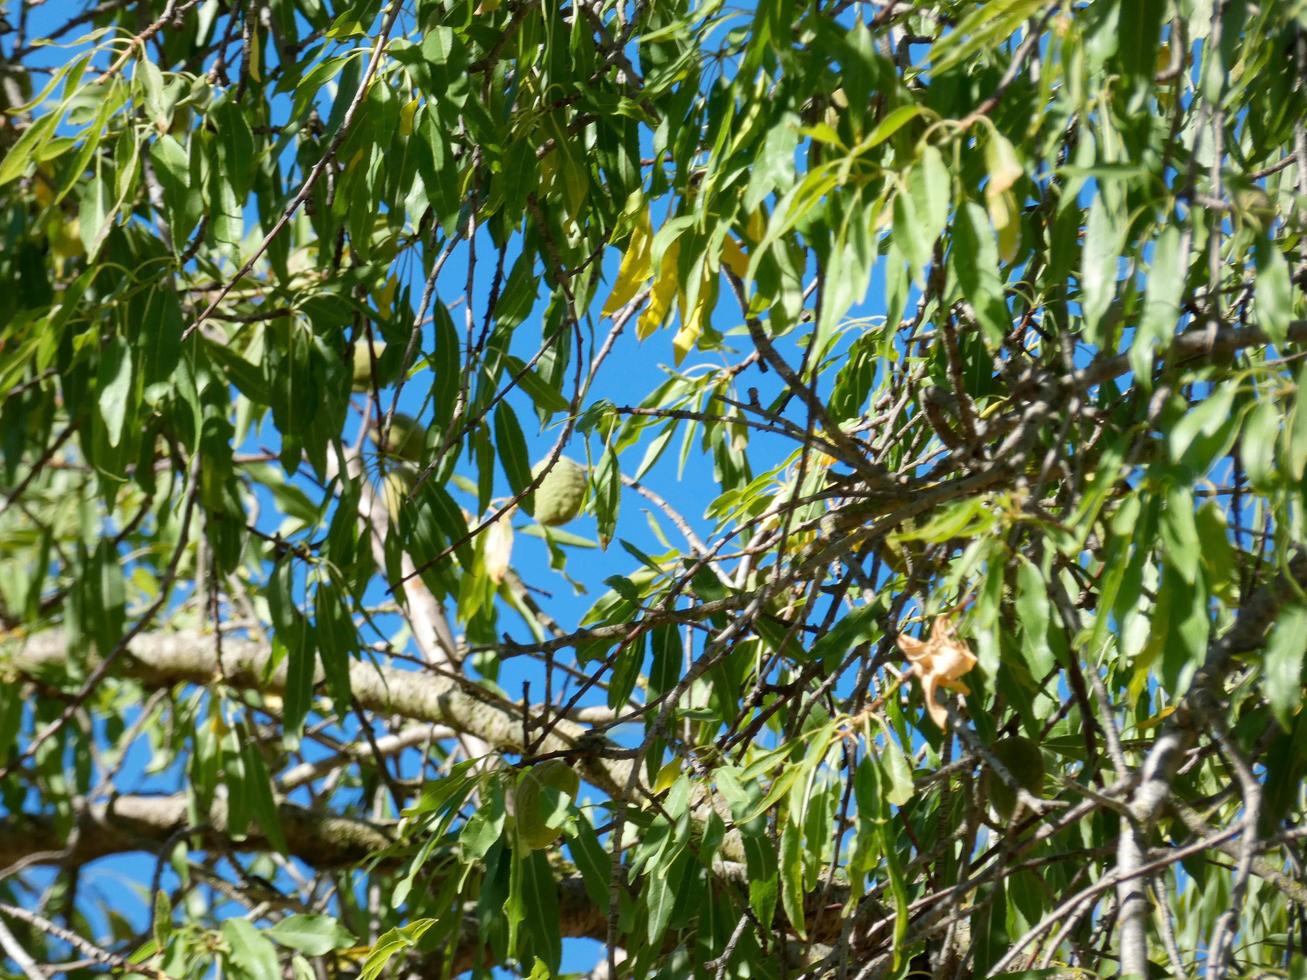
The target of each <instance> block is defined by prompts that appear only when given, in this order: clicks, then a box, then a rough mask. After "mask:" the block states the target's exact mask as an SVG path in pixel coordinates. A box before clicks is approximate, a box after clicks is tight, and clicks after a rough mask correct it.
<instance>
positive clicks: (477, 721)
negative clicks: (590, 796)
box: [0, 630, 632, 795]
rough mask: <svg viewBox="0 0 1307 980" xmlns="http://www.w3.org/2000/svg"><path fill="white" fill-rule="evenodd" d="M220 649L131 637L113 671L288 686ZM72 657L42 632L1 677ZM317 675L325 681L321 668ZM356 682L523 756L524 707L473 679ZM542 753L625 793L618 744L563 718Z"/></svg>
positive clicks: (387, 673)
mask: <svg viewBox="0 0 1307 980" xmlns="http://www.w3.org/2000/svg"><path fill="white" fill-rule="evenodd" d="M222 648H223V653H222V665H221V669H219V665H218V662H217V653H216V652H215V649H214V643H213V638H212V636H210V635H209V634H206V633H201V632H198V631H180V632H175V633H150V634H142V635H141V636H138V637H136V638H135V639H134V640H133V641H132V642H131V644H130V645H129V647H128V655H127V656H125V657H123V658H122V660H121V661H120V662H119V663H118V664H117V665H115V670H114V673H115V674H116V675H117V676H120V677H128V678H131V679H133V680H137V681H139V682H141V683H142V684H145V685H146V686H148V687H168V686H170V685H173V684H213V683H215V682H220V681H221V682H225V683H226V684H227V685H229V686H230V687H233V688H237V689H243V690H257V691H263V692H267V693H276V694H281V693H282V692H283V691H284V690H285V687H286V665H285V664H284V663H282V664H279V665H278V666H277V667H276V668H273V667H271V665H270V662H269V656H268V651H267V650H266V649H264V648H263V647H262V646H260V645H259V644H256V643H253V642H250V641H245V640H232V639H228V640H226V641H224V643H223V645H222ZM68 656H69V652H68V648H67V642H66V639H65V636H64V634H63V633H62V632H61V631H58V630H51V631H48V632H45V633H40V634H37V635H36V636H34V637H31V638H29V639H27V640H26V641H24V642H23V643H22V644H21V645H19V646H16V647H14V648H11V650H10V651H9V652H8V653H0V675H3V674H6V673H7V674H9V675H11V676H16V677H28V678H37V677H39V676H41V675H47V676H48V674H49V673H50V672H57V671H59V670H60V669H61V668H62V667H63V666H64V664H65V661H66V660H67V659H68ZM316 680H317V681H321V680H322V674H321V670H320V669H319V672H318V674H317V676H316ZM350 687H351V690H352V691H353V694H354V698H355V700H356V701H357V703H358V704H359V705H360V706H361V707H363V708H365V709H367V710H369V711H376V712H380V713H382V714H385V715H398V716H399V717H402V718H407V719H409V720H410V721H421V722H427V723H430V724H435V725H444V726H447V727H449V728H451V729H453V730H454V731H456V732H462V733H464V734H466V735H473V736H475V737H477V738H480V739H483V740H484V741H485V742H486V743H487V744H488V745H490V746H492V747H493V748H494V749H496V750H497V751H499V752H506V753H520V752H522V751H523V749H524V746H523V744H522V714H521V711H522V709H521V707H520V706H519V705H516V704H513V703H511V702H509V701H505V700H501V699H499V698H496V697H495V696H494V695H493V694H491V693H490V692H489V691H482V690H480V689H478V688H476V687H475V685H472V684H470V683H467V682H459V681H457V680H455V679H453V678H452V677H449V676H445V675H440V674H434V673H426V672H418V671H413V670H398V669H396V668H394V667H379V666H374V665H372V664H368V663H363V662H360V661H355V662H354V663H352V664H351V665H350ZM536 752H537V753H538V754H541V755H546V754H550V753H560V754H561V753H572V754H573V755H574V757H575V761H576V764H577V766H578V767H579V769H580V771H581V774H582V775H583V776H584V777H585V779H586V780H587V781H589V782H590V783H592V784H593V785H595V786H597V787H599V788H600V789H602V790H603V791H604V792H605V793H608V794H609V795H620V794H622V793H624V790H625V786H626V783H627V779H628V777H629V776H630V772H631V766H632V763H631V762H630V761H628V760H627V759H624V758H614V756H621V755H622V754H623V750H622V749H621V748H620V747H619V746H617V745H615V744H614V743H612V742H610V741H608V740H607V739H605V738H603V737H601V736H597V735H594V734H592V733H591V732H590V731H589V730H588V729H586V728H584V727H583V726H581V725H578V724H577V723H576V722H573V721H569V720H567V719H560V720H559V721H558V723H557V724H556V725H555V726H554V727H553V730H552V732H551V733H550V734H549V736H548V738H546V739H545V741H544V743H543V744H542V745H540V746H537V748H536ZM605 755H607V756H609V757H608V758H605Z"/></svg>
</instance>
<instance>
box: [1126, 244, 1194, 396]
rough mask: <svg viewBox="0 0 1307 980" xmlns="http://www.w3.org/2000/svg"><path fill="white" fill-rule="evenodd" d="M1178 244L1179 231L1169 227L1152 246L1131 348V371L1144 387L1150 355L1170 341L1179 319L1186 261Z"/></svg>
mask: <svg viewBox="0 0 1307 980" xmlns="http://www.w3.org/2000/svg"><path fill="white" fill-rule="evenodd" d="M1180 244H1181V235H1180V231H1179V229H1178V228H1176V227H1175V226H1174V225H1168V226H1167V227H1166V228H1164V229H1163V230H1162V233H1161V234H1160V235H1159V236H1158V238H1157V241H1156V243H1154V245H1153V261H1152V263H1151V265H1150V267H1149V270H1148V295H1147V299H1146V300H1145V302H1144V314H1143V317H1142V318H1141V319H1140V321H1139V328H1138V330H1137V331H1136V332H1135V338H1134V342H1133V344H1132V345H1131V347H1130V370H1131V371H1133V372H1134V373H1135V376H1136V377H1137V378H1139V380H1140V382H1141V383H1142V384H1144V385H1151V382H1152V377H1151V375H1152V363H1153V352H1154V351H1155V350H1157V349H1158V347H1160V346H1163V345H1165V344H1166V343H1167V342H1169V340H1170V338H1171V336H1172V335H1173V334H1174V333H1175V328H1176V325H1177V324H1178V323H1179V320H1180V301H1181V299H1182V298H1183V297H1184V292H1185V269H1184V262H1185V258H1186V256H1182V255H1181V254H1180Z"/></svg>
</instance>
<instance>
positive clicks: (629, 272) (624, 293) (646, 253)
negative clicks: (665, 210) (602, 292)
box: [603, 210, 653, 316]
mask: <svg viewBox="0 0 1307 980" xmlns="http://www.w3.org/2000/svg"><path fill="white" fill-rule="evenodd" d="M652 248H653V228H652V226H651V225H650V223H649V212H648V211H647V210H642V211H641V212H640V214H639V217H638V218H637V220H636V225H635V228H634V229H633V230H632V231H631V240H630V241H629V242H628V243H627V245H626V254H625V255H623V256H622V264H621V266H620V268H618V270H617V281H616V282H615V283H613V291H612V293H611V294H610V295H609V297H608V302H606V303H604V310H603V315H604V316H613V315H614V314H615V313H617V311H618V310H620V309H621V308H622V307H623V306H625V305H626V304H627V303H629V302H631V299H632V297H634V296H635V294H636V293H638V292H639V291H640V287H641V286H643V285H644V284H645V283H646V282H648V281H649V280H650V279H652V278H653V252H652Z"/></svg>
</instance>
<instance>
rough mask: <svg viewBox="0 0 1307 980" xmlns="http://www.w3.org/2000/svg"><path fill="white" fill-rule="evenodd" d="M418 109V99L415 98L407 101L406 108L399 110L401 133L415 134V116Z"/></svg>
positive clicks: (404, 134) (406, 134)
mask: <svg viewBox="0 0 1307 980" xmlns="http://www.w3.org/2000/svg"><path fill="white" fill-rule="evenodd" d="M417 111H418V100H417V99H414V100H413V101H412V102H409V103H407V104H406V105H405V106H404V108H402V109H400V110H399V135H400V136H411V135H412V134H413V116H414V114H415V113H416V112H417Z"/></svg>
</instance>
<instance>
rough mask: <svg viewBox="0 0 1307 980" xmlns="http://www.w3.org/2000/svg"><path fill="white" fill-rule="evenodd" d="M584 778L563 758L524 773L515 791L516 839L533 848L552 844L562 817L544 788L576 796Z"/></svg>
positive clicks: (537, 848) (571, 797) (570, 796)
mask: <svg viewBox="0 0 1307 980" xmlns="http://www.w3.org/2000/svg"><path fill="white" fill-rule="evenodd" d="M580 788H581V780H580V778H579V777H578V776H577V774H576V773H575V772H573V771H572V768H571V766H569V765H568V764H567V763H566V762H564V761H563V760H562V759H551V760H550V761H548V762H544V763H541V764H540V765H538V766H536V767H534V768H532V769H529V770H528V771H526V772H524V773H523V774H522V775H521V777H520V778H519V779H518V781H517V786H516V787H515V788H514V790H513V814H514V817H515V819H516V820H517V838H518V840H520V841H521V842H522V843H523V844H525V845H526V846H527V847H529V848H530V849H531V850H533V851H538V850H540V849H542V848H545V847H549V846H550V845H551V844H553V842H554V841H555V840H557V839H558V834H559V830H560V829H561V826H562V824H561V820H560V819H559V817H558V814H557V812H556V811H555V808H554V807H553V806H552V805H548V804H550V803H551V802H552V801H549V800H546V799H545V790H554V791H555V792H557V793H560V794H563V795H565V796H567V797H568V798H569V799H573V800H574V799H576V794H577V792H578V791H579V790H580Z"/></svg>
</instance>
